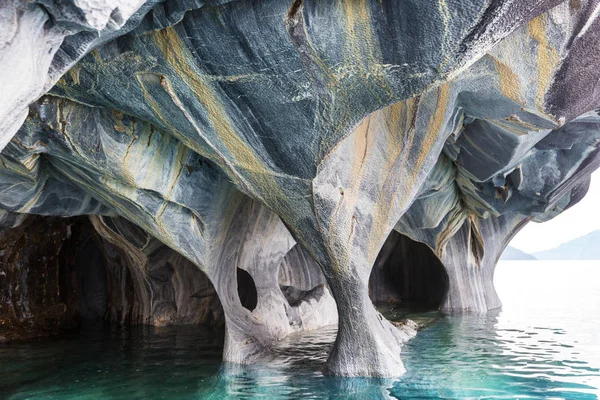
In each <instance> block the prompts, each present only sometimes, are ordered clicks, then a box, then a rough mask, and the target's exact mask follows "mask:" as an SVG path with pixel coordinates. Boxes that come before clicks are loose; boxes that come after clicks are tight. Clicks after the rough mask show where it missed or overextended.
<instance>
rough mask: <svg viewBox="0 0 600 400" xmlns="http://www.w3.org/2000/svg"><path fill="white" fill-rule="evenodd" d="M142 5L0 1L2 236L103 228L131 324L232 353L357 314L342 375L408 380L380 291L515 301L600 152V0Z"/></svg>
mask: <svg viewBox="0 0 600 400" xmlns="http://www.w3.org/2000/svg"><path fill="white" fill-rule="evenodd" d="M96 3H97V4H96ZM121 3H123V4H121ZM125 3H127V2H119V1H117V0H113V1H112V2H109V1H101V0H98V1H94V2H89V4H88V3H86V6H82V5H80V4H79V2H72V3H71V2H52V1H50V0H47V1H46V0H44V1H38V2H35V3H34V4H30V3H28V2H20V1H14V2H13V3H12V4H10V5H8V6H2V9H0V16H1V19H2V20H3V21H10V23H3V24H2V29H3V33H2V38H3V44H2V43H0V44H1V45H2V46H3V47H0V52H1V53H0V54H2V55H3V58H2V63H1V64H0V66H1V69H2V70H3V71H6V73H7V74H8V75H6V76H7V77H8V79H9V80H10V85H12V86H14V87H15V89H14V90H13V89H11V90H10V91H5V93H9V94H8V95H6V94H5V95H3V97H2V99H1V101H0V104H2V106H1V107H2V110H6V111H3V114H0V119H1V120H2V124H3V125H2V130H1V132H0V134H1V137H2V141H3V142H2V147H3V148H4V149H3V151H2V154H1V156H0V159H1V161H2V163H1V165H0V208H1V209H2V214H1V215H0V216H1V218H2V226H3V227H5V228H4V229H5V230H6V232H7V233H6V234H5V235H7V236H6V237H7V238H8V239H7V243H8V242H10V238H13V237H14V241H13V242H10V243H11V244H10V245H11V246H14V247H15V248H17V249H19V248H20V247H19V246H21V244H19V243H20V242H18V237H19V234H18V231H16V230H18V229H25V228H21V226H23V225H19V224H21V223H22V221H23V220H24V216H23V215H24V214H36V215H41V216H44V218H46V219H40V221H48V222H47V223H48V224H51V223H53V222H52V221H55V219H54V218H56V217H59V216H62V217H77V216H83V215H90V221H91V223H92V225H93V227H94V228H95V230H96V232H97V233H95V235H98V236H99V238H100V239H97V240H101V241H102V246H101V247H100V248H99V250H98V253H99V254H100V255H99V256H98V257H102V258H103V260H105V261H104V268H105V271H106V273H105V276H106V277H107V278H106V279H107V287H109V290H107V293H108V294H107V300H106V301H107V302H110V304H111V305H114V304H123V305H122V306H118V307H116V306H115V307H116V308H115V309H114V310H113V308H111V307H112V306H111V307H108V309H109V310H108V311H106V312H107V313H108V314H107V315H108V316H109V319H111V320H113V321H121V322H131V323H147V324H170V323H185V322H194V323H198V322H199V321H208V320H210V321H214V323H217V321H218V320H219V316H220V315H222V318H223V319H224V321H225V331H226V334H225V349H224V357H223V358H224V360H226V361H232V362H237V363H249V362H256V361H260V360H264V359H267V358H268V357H269V356H270V351H269V350H270V348H271V347H272V345H273V343H275V342H276V341H278V340H280V339H281V338H283V337H285V336H286V335H288V334H290V333H292V332H294V331H297V330H307V329H314V328H317V327H320V326H323V325H326V324H330V323H335V322H337V323H338V334H337V339H336V341H335V344H334V346H333V348H332V350H331V353H330V356H329V359H328V361H327V364H326V366H325V371H326V372H327V373H329V374H333V375H344V376H376V377H384V376H396V375H398V374H401V373H402V372H403V371H404V368H403V365H402V361H401V359H400V350H401V346H402V344H403V343H404V342H406V341H407V340H408V339H409V338H410V337H412V336H413V335H414V334H415V330H414V329H413V327H412V325H411V324H405V325H402V326H400V327H398V326H396V325H394V324H392V323H390V322H389V321H388V320H386V319H385V318H384V317H383V316H382V315H381V314H380V313H379V312H378V311H377V310H376V309H375V307H374V306H373V301H375V302H380V301H389V300H395V301H401V302H422V303H424V304H428V305H430V306H433V307H439V308H441V309H442V310H445V311H452V312H462V311H475V312H485V311H487V310H489V309H492V308H496V307H499V306H500V300H499V299H498V297H497V295H496V293H495V290H494V287H493V281H492V278H493V273H494V267H495V264H496V262H497V259H498V257H499V255H500V254H501V252H502V250H503V248H504V247H505V246H506V245H507V243H508V241H509V240H510V238H511V237H512V236H513V235H514V234H515V233H516V232H517V231H518V230H519V229H520V228H522V227H523V226H524V225H525V224H526V223H527V222H529V221H535V222H543V221H545V220H547V219H550V218H552V217H553V216H555V215H557V214H558V213H560V212H561V211H563V210H564V209H566V208H568V207H570V206H572V205H574V204H575V203H577V202H578V201H579V200H580V199H581V198H582V197H583V196H584V195H585V193H586V191H587V187H588V185H589V176H590V174H591V173H592V172H593V171H594V170H595V169H596V168H597V166H598V163H599V162H600V157H599V155H598V154H599V150H598V146H599V145H600V140H599V139H600V137H599V136H600V133H599V129H598V127H599V124H600V115H599V113H598V108H599V106H600V104H599V103H600V91H598V90H597V88H596V85H597V82H598V81H599V80H600V71H599V70H598V69H597V68H596V67H595V66H596V65H597V62H598V58H599V57H600V49H599V46H600V41H599V40H598V39H599V38H598V35H599V34H600V19H599V18H598V15H599V12H598V10H599V9H600V4H599V3H598V1H592V0H578V1H558V0H541V1H540V0H536V1H533V0H531V1H530V0H525V1H512V0H504V1H491V0H490V1H481V0H478V1H473V0H456V1H452V2H447V1H438V2H430V1H424V0H411V1H392V0H383V1H358V0H357V1H350V0H348V1H333V0H318V1H317V0H294V1H290V2H283V1H279V0H267V1H262V2H256V1H243V0H237V1H236V0H232V1H224V0H222V1H217V0H213V1H208V0H207V1H202V0H167V1H157V0H154V1H147V2H143V4H142V2H141V1H140V2H138V3H136V4H135V5H133V3H127V4H126V5H125ZM88 5H90V8H89V9H88V8H86V7H87V6H88ZM91 5H93V7H92V6H91ZM111 10H112V11H111ZM34 17H36V18H40V19H39V21H42V20H44V18H45V20H47V21H48V22H47V23H46V24H43V25H41V24H40V23H37V24H35V28H36V29H32V25H31V20H32V19H33V18H34ZM5 32H8V33H5ZM40 38H42V39H44V40H46V39H47V40H50V41H51V42H52V43H50V44H48V43H47V42H43V41H42V42H43V43H42V42H40V40H42V39H40ZM20 43H26V46H28V47H25V49H26V50H27V51H26V52H25V51H23V47H22V46H20ZM48 46H50V47H48ZM49 48H51V49H52V51H49V50H48V49H49ZM5 54H6V56H5ZM11 57H12V58H14V59H16V60H18V61H19V62H20V63H27V65H30V66H34V67H35V68H33V67H32V68H19V65H20V64H17V63H16V62H15V63H14V65H13V66H11V65H8V64H10V63H11V61H10V60H11V59H12V58H11ZM5 60H9V61H5ZM12 86H11V87H12ZM17 89H18V90H17ZM44 93H45V95H44V96H43V97H41V98H40V96H41V95H42V94H44ZM27 106H29V111H28V114H27V117H26V118H25V113H23V112H22V110H23V109H24V107H27ZM3 115H6V117H4V116H3ZM17 131H18V132H17ZM15 132H16V134H14V133H15ZM13 134H14V135H13ZM14 232H17V233H14ZM58 242H59V241H57V242H55V243H56V246H58ZM61 243H63V242H61ZM7 246H8V245H7ZM67 246H71V245H69V244H67ZM50 247H52V246H50ZM48 251H50V249H48ZM53 252H54V253H56V249H54V250H53ZM1 263H2V267H3V268H6V267H4V265H13V264H10V262H8V261H6V260H5V259H3V260H2V261H1ZM21 266H22V263H21V264H19V268H21ZM374 266H375V267H374ZM14 268H17V267H14ZM27 268H31V269H33V268H36V266H35V265H29V266H28V267H27ZM194 268H195V269H197V270H198V271H199V272H200V271H201V273H202V274H203V275H202V277H204V276H206V279H208V280H209V281H210V284H209V283H208V282H206V281H202V278H200V277H198V278H194V279H196V285H193V284H192V283H191V282H190V279H188V277H189V276H191V274H193V272H190V271H193V270H194ZM123 274H125V275H126V276H127V278H126V279H125V278H123V277H122V276H123ZM173 282H179V283H173ZM119 285H120V286H119ZM211 285H212V286H211ZM5 286H6V285H0V287H3V288H4V287H5ZM118 287H121V288H122V287H125V289H122V291H121V292H120V293H118V291H117V288H118ZM212 287H214V292H211V290H212ZM80 288H81V286H80ZM197 288H200V289H198V290H197ZM31 290H37V289H36V288H34V287H32V288H31ZM195 293H201V294H199V295H195ZM205 295H206V296H208V297H210V299H208V297H206V298H207V300H206V301H203V302H202V304H201V305H200V304H199V305H198V307H192V306H190V302H191V301H197V300H198V299H199V298H200V297H202V296H205ZM82 296H83V297H82V298H85V294H82ZM215 296H216V297H218V300H219V303H220V307H222V314H220V313H221V309H220V308H219V305H218V304H216V297H215ZM202 298H203V297H202ZM192 299H194V300H192ZM194 304H196V303H194ZM194 310H196V311H194Z"/></svg>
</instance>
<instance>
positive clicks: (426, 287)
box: [369, 231, 448, 310]
mask: <svg viewBox="0 0 600 400" xmlns="http://www.w3.org/2000/svg"><path fill="white" fill-rule="evenodd" d="M447 292H448V274H447V272H446V270H445V268H444V266H443V264H442V263H441V262H440V260H439V259H438V258H437V257H436V256H435V254H434V253H433V251H432V250H431V249H430V248H429V247H428V246H426V245H425V244H423V243H420V242H416V241H414V240H412V239H410V238H408V237H407V236H404V235H402V234H400V233H398V232H395V231H393V232H392V233H391V234H390V236H389V237H388V238H387V240H386V242H385V244H384V245H383V247H382V249H381V251H380V252H379V255H378V256H377V260H376V261H375V265H374V266H373V270H372V271H371V276H370V278H369V295H370V297H371V300H372V301H373V303H375V304H381V303H388V304H389V303H392V304H396V303H400V304H402V306H403V307H404V306H407V307H411V308H417V309H424V310H436V309H438V308H439V307H440V305H441V304H442V301H443V300H444V297H445V296H446V293H447Z"/></svg>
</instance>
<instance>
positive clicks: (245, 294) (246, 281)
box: [237, 268, 258, 311]
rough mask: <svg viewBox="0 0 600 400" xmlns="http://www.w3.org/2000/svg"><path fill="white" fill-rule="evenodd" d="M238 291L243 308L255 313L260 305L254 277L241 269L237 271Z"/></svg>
mask: <svg viewBox="0 0 600 400" xmlns="http://www.w3.org/2000/svg"><path fill="white" fill-rule="evenodd" d="M237 291H238V296H239V297H240V302H241V303H242V306H243V307H244V308H246V309H248V310H250V311H253V310H254V309H255V308H256V305H257V304H258V293H257V291H256V284H255V283H254V279H252V275H250V274H249V273H248V271H245V270H243V269H241V268H238V269H237Z"/></svg>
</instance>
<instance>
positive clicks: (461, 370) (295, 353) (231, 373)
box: [0, 261, 600, 399]
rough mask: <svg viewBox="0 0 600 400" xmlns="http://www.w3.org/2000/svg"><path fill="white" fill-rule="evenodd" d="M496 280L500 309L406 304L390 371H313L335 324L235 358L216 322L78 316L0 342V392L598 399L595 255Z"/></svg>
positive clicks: (524, 268) (530, 267)
mask: <svg viewBox="0 0 600 400" xmlns="http://www.w3.org/2000/svg"><path fill="white" fill-rule="evenodd" d="M496 286H497V288H498V291H499V294H500V296H501V298H502V299H503V302H504V307H503V309H502V310H501V311H496V312H493V313H489V314H488V315H485V316H477V315H462V316H452V315H442V314H439V313H419V314H412V317H414V318H415V319H418V320H420V321H422V322H425V323H426V324H427V327H426V328H425V329H424V330H422V331H421V332H419V334H418V335H417V337H416V338H415V339H413V340H412V341H411V342H410V343H409V344H408V345H406V346H405V347H404V349H403V360H404V363H405V366H406V368H407V370H408V372H407V374H405V375H404V376H403V377H401V378H399V379H390V380H377V379H343V378H330V377H324V376H322V375H321V374H320V373H319V370H320V368H321V367H322V365H323V363H324V361H325V359H326V357H327V352H328V349H329V347H330V346H331V342H332V340H333V338H334V337H335V328H329V329H324V330H322V331H319V332H313V333H310V334H304V335H298V336H294V337H290V338H288V339H286V340H285V341H283V342H281V344H280V346H279V347H278V349H277V357H276V358H275V360H274V361H273V362H272V363H270V364H269V365H267V366H247V367H240V366H236V365H222V364H221V363H220V362H219V360H220V356H221V354H220V353H221V346H222V332H218V331H211V330H206V329H201V328H198V327H177V328H161V329H156V328H152V329H148V328H146V329H131V330H112V331H111V330H103V329H98V328H94V327H88V328H87V329H86V330H84V331H82V332H81V333H80V334H77V335H65V336H60V337H55V338H46V339H40V340H35V341H29V342H21V343H12V344H5V345H0V398H7V399H38V398H39V399H46V398H48V399H74V398H79V399H146V398H157V399H160V398H164V399H179V398H181V399H223V398H253V397H260V396H262V397H263V398H266V399H277V398H282V399H288V398H290V399H296V398H299V399H300V398H301V399H305V398H315V399H320V398H328V399H355V398H364V399H378V398H388V399H439V398H443V399H468V398H485V399H597V398H598V396H599V395H600V263H598V262H577V263H573V262H568V263H565V262H560V263H559V262H546V261H543V262H542V261H539V262H537V261H533V262H532V261H526V262H515V261H511V262H504V263H503V264H501V265H500V266H499V268H498V271H497V274H496ZM391 314H393V312H392V313H391ZM400 314H402V313H400Z"/></svg>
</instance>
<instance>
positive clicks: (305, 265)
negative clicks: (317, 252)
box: [278, 188, 341, 307]
mask: <svg viewBox="0 0 600 400" xmlns="http://www.w3.org/2000/svg"><path fill="white" fill-rule="evenodd" d="M340 190H341V188H340ZM278 275H279V277H278V280H279V289H281V292H282V293H283V296H284V297H285V299H286V300H287V302H288V304H289V305H290V306H292V307H296V306H298V305H300V303H301V302H302V301H308V300H310V299H311V298H314V299H317V300H319V299H320V298H321V297H322V296H323V295H324V293H325V284H326V283H325V277H324V276H323V273H322V272H321V269H320V268H319V266H318V265H317V263H316V261H315V260H314V259H313V258H312V257H311V256H310V255H309V254H308V253H307V252H306V251H305V250H304V249H303V248H302V247H300V246H299V245H295V246H294V247H293V248H292V249H291V250H290V251H289V252H288V253H287V254H286V256H285V258H284V259H283V261H282V262H281V264H280V265H279V272H278Z"/></svg>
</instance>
